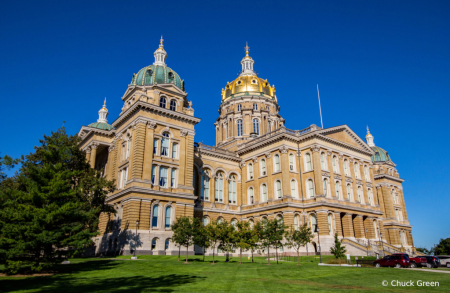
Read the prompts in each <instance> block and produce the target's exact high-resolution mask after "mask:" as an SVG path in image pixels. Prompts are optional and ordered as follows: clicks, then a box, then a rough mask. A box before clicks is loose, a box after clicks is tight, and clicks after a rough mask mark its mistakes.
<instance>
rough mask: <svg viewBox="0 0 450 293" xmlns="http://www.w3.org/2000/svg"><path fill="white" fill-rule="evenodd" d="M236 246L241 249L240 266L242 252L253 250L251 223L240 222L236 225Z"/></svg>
mask: <svg viewBox="0 0 450 293" xmlns="http://www.w3.org/2000/svg"><path fill="white" fill-rule="evenodd" d="M235 235H236V246H237V247H239V258H240V264H242V250H247V249H249V248H251V242H252V237H253V233H252V229H251V228H250V223H249V222H244V221H239V222H238V223H237V224H236V233H235Z"/></svg>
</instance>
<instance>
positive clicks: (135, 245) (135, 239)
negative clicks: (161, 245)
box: [133, 219, 139, 257]
mask: <svg viewBox="0 0 450 293" xmlns="http://www.w3.org/2000/svg"><path fill="white" fill-rule="evenodd" d="M138 226H139V219H137V220H136V236H135V238H134V251H133V257H136V248H137V229H138Z"/></svg>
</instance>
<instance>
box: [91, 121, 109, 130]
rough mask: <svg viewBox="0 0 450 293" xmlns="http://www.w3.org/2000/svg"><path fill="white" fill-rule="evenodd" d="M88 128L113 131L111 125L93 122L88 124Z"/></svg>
mask: <svg viewBox="0 0 450 293" xmlns="http://www.w3.org/2000/svg"><path fill="white" fill-rule="evenodd" d="M88 126H89V127H92V128H98V129H102V130H111V129H113V127H112V126H111V125H109V124H108V123H103V122H94V123H91V124H89V125H88Z"/></svg>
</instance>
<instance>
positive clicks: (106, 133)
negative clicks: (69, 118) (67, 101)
mask: <svg viewBox="0 0 450 293" xmlns="http://www.w3.org/2000/svg"><path fill="white" fill-rule="evenodd" d="M83 132H85V134H84V135H82V133H83ZM115 133H116V129H111V130H103V129H98V128H94V127H89V126H81V129H80V131H78V136H79V137H80V138H81V143H83V142H84V141H86V140H88V138H89V137H91V136H92V135H94V134H97V135H101V136H106V137H109V136H112V135H114V134H115Z"/></svg>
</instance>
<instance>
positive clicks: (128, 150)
mask: <svg viewBox="0 0 450 293" xmlns="http://www.w3.org/2000/svg"><path fill="white" fill-rule="evenodd" d="M130 148H131V140H130V139H128V141H127V154H126V158H127V159H128V158H129V157H130Z"/></svg>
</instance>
